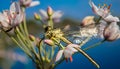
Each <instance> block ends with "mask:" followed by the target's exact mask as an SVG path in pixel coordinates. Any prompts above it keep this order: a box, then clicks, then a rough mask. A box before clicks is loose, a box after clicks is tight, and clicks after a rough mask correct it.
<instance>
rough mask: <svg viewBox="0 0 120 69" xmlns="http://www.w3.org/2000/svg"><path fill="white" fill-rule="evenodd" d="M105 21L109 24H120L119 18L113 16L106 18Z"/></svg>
mask: <svg viewBox="0 0 120 69" xmlns="http://www.w3.org/2000/svg"><path fill="white" fill-rule="evenodd" d="M104 20H105V21H107V22H119V21H120V20H119V18H118V17H114V16H112V15H108V16H107V17H106V18H104Z"/></svg>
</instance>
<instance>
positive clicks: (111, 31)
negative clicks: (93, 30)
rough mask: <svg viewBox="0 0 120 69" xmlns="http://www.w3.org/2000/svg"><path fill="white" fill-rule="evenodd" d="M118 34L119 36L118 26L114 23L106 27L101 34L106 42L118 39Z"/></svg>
mask: <svg viewBox="0 0 120 69" xmlns="http://www.w3.org/2000/svg"><path fill="white" fill-rule="evenodd" d="M119 34H120V32H119V26H118V25H117V24H116V23H115V22H113V23H111V24H110V25H109V26H107V27H106V28H105V30H104V33H103V35H104V38H105V40H107V41H114V40H116V39H118V37H119Z"/></svg>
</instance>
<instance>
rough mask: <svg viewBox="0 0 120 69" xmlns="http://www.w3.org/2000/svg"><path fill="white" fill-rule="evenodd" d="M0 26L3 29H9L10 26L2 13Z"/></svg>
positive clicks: (0, 14)
mask: <svg viewBox="0 0 120 69" xmlns="http://www.w3.org/2000/svg"><path fill="white" fill-rule="evenodd" d="M0 24H1V25H2V26H3V27H8V26H9V23H8V20H7V17H6V16H4V15H3V14H2V13H0Z"/></svg>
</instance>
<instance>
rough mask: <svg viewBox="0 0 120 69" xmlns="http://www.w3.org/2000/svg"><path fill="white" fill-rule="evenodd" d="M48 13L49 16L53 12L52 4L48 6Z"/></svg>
mask: <svg viewBox="0 0 120 69" xmlns="http://www.w3.org/2000/svg"><path fill="white" fill-rule="evenodd" d="M47 14H48V16H51V15H52V14H53V10H52V8H51V7H50V6H48V8H47Z"/></svg>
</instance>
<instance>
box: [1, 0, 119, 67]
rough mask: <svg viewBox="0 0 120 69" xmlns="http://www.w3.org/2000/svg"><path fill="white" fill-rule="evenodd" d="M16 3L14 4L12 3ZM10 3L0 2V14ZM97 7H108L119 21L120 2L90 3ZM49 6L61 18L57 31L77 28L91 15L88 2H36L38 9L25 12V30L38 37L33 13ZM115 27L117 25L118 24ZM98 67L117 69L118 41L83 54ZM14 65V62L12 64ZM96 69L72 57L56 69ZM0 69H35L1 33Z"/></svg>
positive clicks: (79, 0) (78, 55) (81, 0)
mask: <svg viewBox="0 0 120 69" xmlns="http://www.w3.org/2000/svg"><path fill="white" fill-rule="evenodd" d="M12 1H16V0H12ZM12 1H11V0H0V12H2V10H5V9H9V6H10V4H11V2H12ZM93 1H94V3H95V4H96V5H97V4H112V7H111V13H112V14H113V15H114V16H118V17H120V0H93ZM48 6H51V7H52V8H53V9H54V10H61V11H62V12H63V13H64V15H63V17H62V19H61V22H60V23H59V24H56V26H57V25H59V26H60V27H62V26H64V25H66V24H71V25H79V24H80V22H81V21H82V19H83V18H84V17H85V16H88V15H94V14H93V12H92V10H91V8H90V6H89V0H40V5H38V6H36V7H31V8H27V10H26V13H27V20H28V28H29V32H30V33H31V34H34V35H35V36H39V34H40V32H41V31H42V28H41V24H40V23H38V22H36V21H35V20H34V17H33V13H34V12H37V13H39V10H40V9H45V10H46V8H47V7H48ZM118 24H119V23H118ZM97 41H99V39H91V40H90V41H89V42H88V43H87V44H86V45H85V46H84V47H86V46H89V45H91V44H93V43H96V42H97ZM86 52H87V53H88V54H89V55H90V56H91V57H92V58H94V59H95V60H96V62H98V63H99V64H100V66H101V67H100V69H120V40H116V41H113V42H105V43H103V44H101V45H100V46H98V47H96V48H93V49H90V50H88V51H86ZM13 61H15V62H13ZM66 68H67V69H73V68H74V69H96V67H94V66H93V65H92V64H91V63H90V62H89V61H88V60H87V59H86V58H85V57H84V56H83V55H81V54H76V55H74V56H73V62H72V63H66V62H63V63H62V64H60V65H59V66H58V67H57V68H56V69H66ZM0 69H35V67H34V64H33V63H32V61H31V60H30V59H29V58H28V57H27V56H26V55H25V54H24V52H22V51H21V50H20V49H19V48H17V47H16V45H15V44H14V43H12V41H11V40H10V39H9V38H8V37H6V35H4V34H3V33H1V34H0Z"/></svg>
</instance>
